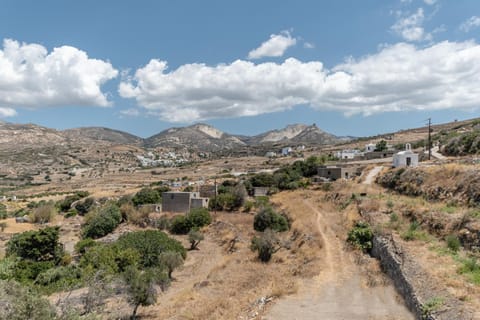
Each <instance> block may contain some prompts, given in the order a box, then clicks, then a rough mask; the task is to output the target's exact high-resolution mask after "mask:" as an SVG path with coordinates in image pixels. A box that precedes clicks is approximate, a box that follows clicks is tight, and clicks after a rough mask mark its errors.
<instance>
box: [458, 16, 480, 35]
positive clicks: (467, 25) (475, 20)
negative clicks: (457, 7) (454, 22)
mask: <svg viewBox="0 0 480 320" xmlns="http://www.w3.org/2000/svg"><path fill="white" fill-rule="evenodd" d="M476 27H480V17H477V16H472V17H470V18H469V19H467V20H466V21H465V22H463V23H462V24H461V25H460V30H462V31H465V32H469V31H470V30H471V29H473V28H476Z"/></svg>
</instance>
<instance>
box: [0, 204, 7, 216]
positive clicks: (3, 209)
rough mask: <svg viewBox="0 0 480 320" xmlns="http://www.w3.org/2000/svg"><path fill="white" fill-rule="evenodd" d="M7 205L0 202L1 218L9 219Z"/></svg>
mask: <svg viewBox="0 0 480 320" xmlns="http://www.w3.org/2000/svg"><path fill="white" fill-rule="evenodd" d="M7 217H8V214H7V206H6V205H4V204H3V203H0V219H7Z"/></svg>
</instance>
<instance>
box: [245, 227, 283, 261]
mask: <svg viewBox="0 0 480 320" xmlns="http://www.w3.org/2000/svg"><path fill="white" fill-rule="evenodd" d="M250 249H251V250H252V251H257V252H258V258H259V259H260V260H261V261H262V262H268V261H270V259H271V258H272V255H273V254H274V253H275V252H277V251H278V250H279V249H280V247H279V240H278V238H277V237H276V235H275V232H273V231H272V230H270V229H267V230H266V231H265V232H264V233H263V234H262V235H260V236H259V237H256V236H255V237H253V239H252V243H251V245H250Z"/></svg>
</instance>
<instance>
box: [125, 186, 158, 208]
mask: <svg viewBox="0 0 480 320" xmlns="http://www.w3.org/2000/svg"><path fill="white" fill-rule="evenodd" d="M161 200H162V196H161V194H160V193H159V192H158V191H157V190H154V189H152V188H143V189H142V190H140V191H138V192H137V193H136V194H135V195H134V196H133V198H132V202H133V204H134V205H135V206H139V205H142V204H154V203H159V202H161Z"/></svg>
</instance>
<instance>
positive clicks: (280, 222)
mask: <svg viewBox="0 0 480 320" xmlns="http://www.w3.org/2000/svg"><path fill="white" fill-rule="evenodd" d="M253 228H254V229H255V230H257V231H260V232H263V231H265V230H266V229H271V230H274V231H278V232H282V231H287V230H288V228H289V227H288V221H287V219H286V218H285V217H284V216H282V215H280V214H278V213H276V212H275V211H274V210H273V209H272V208H271V207H266V208H263V209H262V210H261V211H260V212H259V213H257V214H256V215H255V217H254V218H253Z"/></svg>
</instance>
